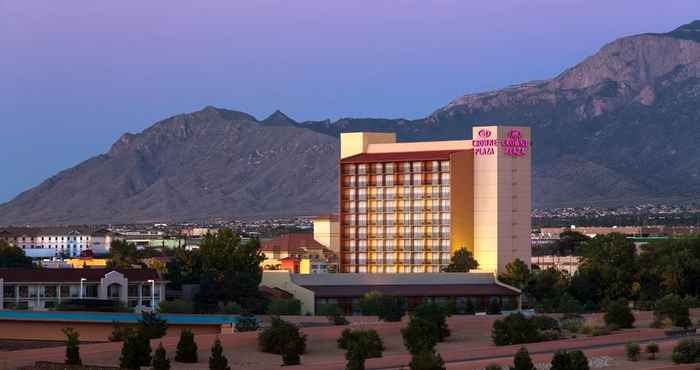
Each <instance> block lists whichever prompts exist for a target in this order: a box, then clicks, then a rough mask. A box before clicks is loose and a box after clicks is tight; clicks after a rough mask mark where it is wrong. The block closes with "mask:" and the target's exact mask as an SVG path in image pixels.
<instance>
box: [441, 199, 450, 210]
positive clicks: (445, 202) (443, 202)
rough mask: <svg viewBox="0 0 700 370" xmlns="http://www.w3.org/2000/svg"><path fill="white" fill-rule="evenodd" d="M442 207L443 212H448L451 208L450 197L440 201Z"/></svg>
mask: <svg viewBox="0 0 700 370" xmlns="http://www.w3.org/2000/svg"><path fill="white" fill-rule="evenodd" d="M440 209H441V210H442V211H443V212H448V211H449V210H450V200H449V199H443V200H441V201H440Z"/></svg>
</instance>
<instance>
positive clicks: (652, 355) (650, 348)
mask: <svg viewBox="0 0 700 370" xmlns="http://www.w3.org/2000/svg"><path fill="white" fill-rule="evenodd" d="M645 350H646V353H648V354H649V359H650V360H656V354H657V353H659V345H658V344H656V342H650V343H649V344H647V346H646V349H645Z"/></svg>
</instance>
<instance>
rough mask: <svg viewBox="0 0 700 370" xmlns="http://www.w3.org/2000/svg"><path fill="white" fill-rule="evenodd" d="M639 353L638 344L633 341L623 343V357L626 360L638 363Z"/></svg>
mask: <svg viewBox="0 0 700 370" xmlns="http://www.w3.org/2000/svg"><path fill="white" fill-rule="evenodd" d="M640 352H641V348H640V347H639V343H637V342H633V341H630V342H627V343H625V355H626V356H627V359H628V360H630V361H639V353H640Z"/></svg>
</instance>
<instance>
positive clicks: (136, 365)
mask: <svg viewBox="0 0 700 370" xmlns="http://www.w3.org/2000/svg"><path fill="white" fill-rule="evenodd" d="M151 360H152V358H151V342H150V340H149V339H148V337H146V336H145V334H144V333H143V332H136V333H134V334H131V335H129V336H127V337H126V338H124V343H123V344H122V351H121V356H120V357H119V367H121V368H123V369H140V368H141V366H149V365H150V364H151Z"/></svg>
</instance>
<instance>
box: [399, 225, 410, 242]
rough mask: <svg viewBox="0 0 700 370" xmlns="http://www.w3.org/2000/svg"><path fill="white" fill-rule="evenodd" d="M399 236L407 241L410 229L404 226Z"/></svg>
mask: <svg viewBox="0 0 700 370" xmlns="http://www.w3.org/2000/svg"><path fill="white" fill-rule="evenodd" d="M401 236H402V237H404V238H405V239H409V238H410V237H411V227H410V226H404V227H402V228H401Z"/></svg>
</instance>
